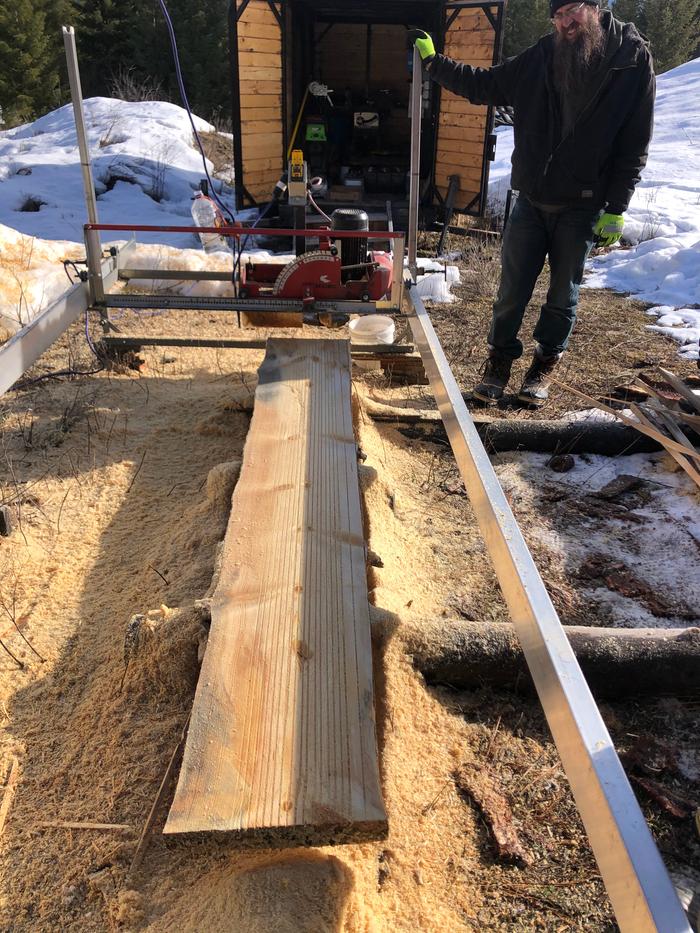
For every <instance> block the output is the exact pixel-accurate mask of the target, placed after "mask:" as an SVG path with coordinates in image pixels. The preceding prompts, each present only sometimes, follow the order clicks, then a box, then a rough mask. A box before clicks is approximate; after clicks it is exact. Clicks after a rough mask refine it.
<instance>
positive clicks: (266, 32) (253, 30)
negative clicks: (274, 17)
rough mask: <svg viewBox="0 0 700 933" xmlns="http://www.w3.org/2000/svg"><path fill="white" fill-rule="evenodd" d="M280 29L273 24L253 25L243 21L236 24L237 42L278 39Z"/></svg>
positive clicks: (275, 23)
mask: <svg viewBox="0 0 700 933" xmlns="http://www.w3.org/2000/svg"><path fill="white" fill-rule="evenodd" d="M280 36H281V33H280V27H279V25H278V24H277V22H276V21H275V22H274V23H264V22H263V23H254V22H250V23H249V22H247V21H246V20H245V19H244V20H243V21H242V22H239V23H238V40H239V42H240V40H241V39H280Z"/></svg>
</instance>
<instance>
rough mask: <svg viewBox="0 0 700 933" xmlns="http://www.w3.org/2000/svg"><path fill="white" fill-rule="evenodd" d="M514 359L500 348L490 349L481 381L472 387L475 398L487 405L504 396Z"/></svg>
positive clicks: (493, 403)
mask: <svg viewBox="0 0 700 933" xmlns="http://www.w3.org/2000/svg"><path fill="white" fill-rule="evenodd" d="M512 365H513V359H512V357H510V356H506V355H505V354H504V353H499V352H498V350H493V349H492V350H490V351H489V357H488V359H487V360H486V363H485V364H484V369H483V372H482V376H481V382H480V383H479V385H478V386H476V387H475V388H474V389H472V396H473V398H476V399H478V400H479V401H480V402H485V403H486V404H487V405H495V404H496V402H498V401H500V399H502V398H503V392H504V390H505V387H506V386H507V385H508V380H509V379H510V370H511V367H512Z"/></svg>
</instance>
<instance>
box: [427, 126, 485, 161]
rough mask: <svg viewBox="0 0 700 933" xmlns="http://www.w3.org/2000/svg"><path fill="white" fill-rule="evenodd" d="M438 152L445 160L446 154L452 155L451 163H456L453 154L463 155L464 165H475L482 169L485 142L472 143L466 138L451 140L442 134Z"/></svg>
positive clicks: (439, 139)
mask: <svg viewBox="0 0 700 933" xmlns="http://www.w3.org/2000/svg"><path fill="white" fill-rule="evenodd" d="M438 151H439V153H440V155H441V156H442V157H443V158H444V154H445V153H450V154H451V161H454V156H453V155H452V153H461V154H462V156H463V158H461V159H460V162H461V163H462V164H463V165H475V166H478V167H479V168H480V167H481V163H482V160H483V157H484V141H483V139H482V140H480V141H478V142H471V141H469V140H466V139H465V138H464V136H462V138H461V139H459V138H458V139H449V138H446V137H445V136H444V135H443V134H442V132H441V133H440V136H439V138H438ZM445 161H447V160H445Z"/></svg>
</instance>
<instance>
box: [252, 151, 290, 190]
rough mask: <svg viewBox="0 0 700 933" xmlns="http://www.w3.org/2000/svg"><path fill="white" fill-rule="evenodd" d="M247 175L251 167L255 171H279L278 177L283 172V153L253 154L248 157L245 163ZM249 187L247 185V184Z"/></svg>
mask: <svg viewBox="0 0 700 933" xmlns="http://www.w3.org/2000/svg"><path fill="white" fill-rule="evenodd" d="M245 168H246V175H247V170H248V168H250V169H251V170H252V171H254V172H277V177H278V178H279V176H280V175H281V174H282V153H281V152H280V153H279V155H277V156H272V157H269V156H253V157H252V158H250V159H248V161H247V162H246V165H245ZM246 187H247V185H246Z"/></svg>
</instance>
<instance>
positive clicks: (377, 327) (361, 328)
mask: <svg viewBox="0 0 700 933" xmlns="http://www.w3.org/2000/svg"><path fill="white" fill-rule="evenodd" d="M348 326H349V327H350V343H369V344H372V343H387V344H388V343H393V342H394V330H395V327H394V322H393V320H392V319H391V318H390V317H388V316H387V315H386V314H367V315H363V316H362V317H358V318H355V320H354V321H350V324H349V325H348Z"/></svg>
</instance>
